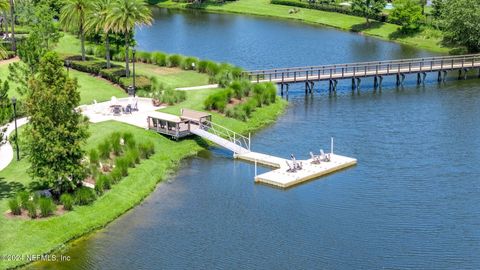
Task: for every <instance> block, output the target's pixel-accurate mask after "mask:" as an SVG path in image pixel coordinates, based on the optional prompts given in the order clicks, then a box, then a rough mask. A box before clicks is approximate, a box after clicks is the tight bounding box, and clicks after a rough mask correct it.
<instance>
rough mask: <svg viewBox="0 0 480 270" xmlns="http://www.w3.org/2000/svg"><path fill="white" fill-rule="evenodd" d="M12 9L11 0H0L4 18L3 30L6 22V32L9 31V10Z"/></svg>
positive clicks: (0, 9) (0, 8)
mask: <svg viewBox="0 0 480 270" xmlns="http://www.w3.org/2000/svg"><path fill="white" fill-rule="evenodd" d="M9 9H10V1H9V0H0V11H1V12H2V13H3V18H2V22H1V28H0V30H2V32H3V23H5V26H6V27H5V32H8V22H7V11H8V10H9Z"/></svg>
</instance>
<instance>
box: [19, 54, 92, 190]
mask: <svg viewBox="0 0 480 270" xmlns="http://www.w3.org/2000/svg"><path fill="white" fill-rule="evenodd" d="M29 87H30V91H29V94H28V96H27V99H26V103H25V106H26V113H27V115H29V116H30V122H29V124H28V125H27V127H26V132H25V133H26V134H27V135H26V146H27V147H26V148H27V150H28V159H29V161H30V164H31V167H30V168H29V173H30V175H31V176H32V177H33V178H34V179H36V180H39V181H41V182H42V183H44V185H45V186H48V187H50V188H53V189H54V190H55V191H56V192H58V193H60V192H63V191H67V190H72V189H74V188H75V187H76V186H78V185H79V184H80V182H81V181H82V179H83V178H84V176H85V173H84V168H83V166H82V163H81V160H82V158H83V157H84V154H85V153H84V151H83V145H84V143H85V140H86V139H87V137H88V130H87V129H88V124H87V121H86V119H85V118H84V117H83V116H82V115H81V114H80V113H79V112H77V111H76V110H75V108H76V107H77V106H78V105H79V102H80V93H79V91H78V83H77V80H76V79H72V78H69V77H68V76H67V74H66V73H65V71H64V69H63V62H62V60H61V59H60V58H59V57H58V55H57V54H56V53H55V52H48V53H46V54H45V55H44V56H43V57H42V60H41V62H40V67H39V72H38V73H37V74H36V76H34V77H32V78H31V79H30V81H29Z"/></svg>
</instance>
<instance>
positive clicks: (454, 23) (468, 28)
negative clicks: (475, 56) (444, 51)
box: [442, 0, 480, 53]
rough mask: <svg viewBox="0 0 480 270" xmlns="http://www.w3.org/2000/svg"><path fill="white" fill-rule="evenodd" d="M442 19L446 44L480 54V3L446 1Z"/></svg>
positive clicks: (462, 0)
mask: <svg viewBox="0 0 480 270" xmlns="http://www.w3.org/2000/svg"><path fill="white" fill-rule="evenodd" d="M442 19H443V22H442V25H443V31H444V40H445V42H446V43H448V44H451V45H454V46H463V47H465V48H466V49H467V50H468V51H469V52H470V53H475V52H480V34H479V33H480V1H478V0H447V1H446V2H445V6H444V8H443V14H442Z"/></svg>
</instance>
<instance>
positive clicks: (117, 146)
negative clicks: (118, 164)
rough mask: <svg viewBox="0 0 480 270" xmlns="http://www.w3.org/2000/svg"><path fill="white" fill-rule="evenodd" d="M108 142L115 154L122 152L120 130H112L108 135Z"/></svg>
mask: <svg viewBox="0 0 480 270" xmlns="http://www.w3.org/2000/svg"><path fill="white" fill-rule="evenodd" d="M110 138H111V139H110V144H111V145H112V150H113V153H114V154H115V155H116V156H119V155H120V154H121V153H122V145H121V143H120V141H121V139H122V134H121V133H120V132H114V133H112V135H111V136H110Z"/></svg>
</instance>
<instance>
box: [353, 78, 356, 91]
mask: <svg viewBox="0 0 480 270" xmlns="http://www.w3.org/2000/svg"><path fill="white" fill-rule="evenodd" d="M355 88H357V84H356V83H355V77H353V78H352V90H355Z"/></svg>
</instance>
